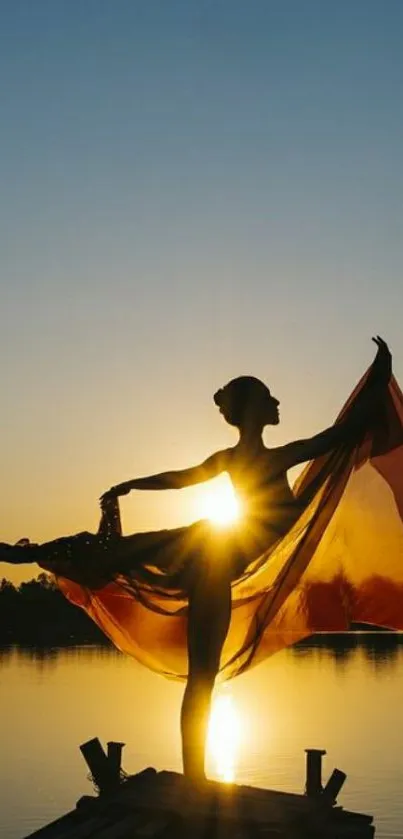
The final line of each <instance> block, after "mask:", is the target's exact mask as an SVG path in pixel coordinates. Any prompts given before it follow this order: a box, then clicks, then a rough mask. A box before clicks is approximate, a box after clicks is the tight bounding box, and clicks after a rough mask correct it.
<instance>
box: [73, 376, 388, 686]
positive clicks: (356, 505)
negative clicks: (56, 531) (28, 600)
mask: <svg viewBox="0 0 403 839" xmlns="http://www.w3.org/2000/svg"><path fill="white" fill-rule="evenodd" d="M365 379H366V377H364V378H363V380H362V381H361V382H360V384H359V385H358V386H357V388H356V390H355V391H354V393H353V394H352V396H351V397H350V399H349V400H348V402H347V404H346V406H345V408H344V409H343V411H342V412H341V415H340V417H341V416H344V415H345V414H346V412H347V411H349V410H351V408H352V407H353V406H354V404H355V401H356V400H357V399H359V397H360V393H361V391H362V388H363V387H364V385H365ZM381 407H382V411H381V416H380V420H379V423H378V425H377V428H376V429H375V430H371V431H370V430H368V433H367V434H366V435H365V438H364V439H363V440H362V441H361V443H360V445H358V446H356V447H355V448H354V447H353V446H350V447H349V448H347V447H343V448H340V449H339V450H336V451H334V452H332V453H331V454H330V455H326V456H325V457H322V458H319V459H318V460H315V461H314V462H312V463H310V464H308V465H307V466H306V468H305V469H304V471H303V473H302V475H301V476H300V478H299V479H298V481H297V482H296V484H295V486H294V492H295V495H296V497H298V498H301V499H304V500H305V504H306V506H305V510H304V512H303V513H302V514H301V516H300V518H299V519H298V521H297V522H296V524H295V525H294V526H293V527H292V528H291V530H290V531H289V533H288V534H287V535H286V536H285V537H283V538H281V539H279V540H278V542H277V543H276V544H275V546H274V547H273V548H272V549H271V550H270V551H269V552H268V553H267V554H265V556H263V557H261V558H260V559H259V560H258V561H256V562H254V563H253V564H252V566H251V567H249V568H248V570H247V573H245V574H244V575H243V576H242V577H241V578H240V579H239V580H236V581H235V582H234V583H233V597H232V602H233V608H232V618H231V625H230V630H229V633H228V637H227V640H226V642H225V646H224V649H223V654H222V659H221V675H222V677H223V678H229V677H232V676H235V675H237V674H238V673H240V672H242V671H243V670H245V669H247V668H248V667H250V666H251V665H253V664H256V663H257V662H259V661H261V660H263V659H264V658H266V657H267V656H269V655H271V654H272V653H274V652H275V651H277V650H279V649H282V648H283V647H284V646H286V645H289V644H291V643H293V642H295V641H296V640H299V639H301V638H303V637H304V636H307V635H310V634H311V633H313V632H320V631H325V630H326V631H337V630H338V631H340V630H343V629H347V628H348V627H349V625H350V622H351V621H360V622H368V623H372V624H376V625H382V626H387V627H390V628H392V629H402V630H403V395H402V393H401V391H400V389H399V387H398V385H397V383H396V381H395V380H394V379H392V380H391V382H390V384H389V388H388V391H387V392H386V393H385V397H384V402H383V405H382V406H381ZM217 561H219V557H218V558H217ZM58 582H59V586H60V588H61V590H62V591H63V592H64V594H65V595H66V596H67V597H68V598H69V599H70V600H71V601H72V602H73V603H76V604H77V605H79V606H81V607H83V608H84V609H85V610H86V611H87V612H88V614H89V615H90V616H91V618H92V619H93V620H94V621H96V623H97V624H98V625H99V626H100V627H101V628H102V629H103V631H104V632H105V633H106V635H108V636H109V637H110V638H111V639H112V641H113V642H114V643H115V644H116V646H117V647H118V648H119V649H121V650H122V651H124V652H126V653H128V654H130V655H133V656H135V657H136V658H137V659H138V660H139V661H141V662H142V663H143V664H145V665H147V666H148V667H150V668H152V669H154V670H156V671H158V672H159V673H163V674H165V675H167V676H171V677H176V678H186V675H187V653H186V621H187V601H186V596H185V595H184V594H183V592H181V591H177V592H175V591H174V590H172V591H170V592H164V591H162V590H160V589H158V587H155V586H153V585H152V584H151V583H150V584H147V582H139V583H138V584H137V585H136V589H135V590H132V591H131V590H130V589H129V588H128V587H127V586H126V585H125V584H124V582H125V581H124V580H123V579H120V578H119V577H118V578H117V579H115V581H114V582H111V583H109V584H107V585H105V586H104V587H103V588H101V589H99V590H96V591H94V590H91V589H90V588H86V587H85V586H83V585H81V584H79V583H77V582H72V581H70V580H67V579H66V578H63V577H59V578H58Z"/></svg>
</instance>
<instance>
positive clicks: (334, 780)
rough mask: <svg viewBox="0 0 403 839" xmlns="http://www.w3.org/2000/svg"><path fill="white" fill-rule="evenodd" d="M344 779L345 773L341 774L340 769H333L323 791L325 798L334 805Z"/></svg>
mask: <svg viewBox="0 0 403 839" xmlns="http://www.w3.org/2000/svg"><path fill="white" fill-rule="evenodd" d="M346 778H347V775H346V773H345V772H342V771H341V770H340V769H333V772H332V774H331V776H330V778H329V780H328V782H327V784H326V786H325V788H324V790H323V795H324V796H325V798H327V799H328V800H329V801H330V802H332V803H334V802H335V801H336V798H337V796H338V794H339V792H340V790H341V788H342V786H343V784H344V781H345V780H346Z"/></svg>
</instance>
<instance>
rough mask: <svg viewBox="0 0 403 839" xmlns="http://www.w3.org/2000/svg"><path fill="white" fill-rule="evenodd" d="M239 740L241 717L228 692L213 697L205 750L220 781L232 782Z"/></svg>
mask: <svg viewBox="0 0 403 839" xmlns="http://www.w3.org/2000/svg"><path fill="white" fill-rule="evenodd" d="M240 742H241V719H240V716H239V714H238V712H237V709H236V707H235V703H234V699H233V697H232V696H231V694H229V693H221V694H218V695H216V696H215V697H214V699H213V707H212V710H211V714H210V721H209V730H208V739H207V750H208V754H209V756H210V757H211V758H212V759H213V761H214V770H215V774H216V775H217V777H218V778H219V779H220V780H221V781H225V782H226V783H232V782H233V781H234V778H235V764H236V757H237V754H238V751H239V746H240Z"/></svg>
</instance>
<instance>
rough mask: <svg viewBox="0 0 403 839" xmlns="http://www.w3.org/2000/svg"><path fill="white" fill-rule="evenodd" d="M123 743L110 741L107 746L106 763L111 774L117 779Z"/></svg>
mask: <svg viewBox="0 0 403 839" xmlns="http://www.w3.org/2000/svg"><path fill="white" fill-rule="evenodd" d="M124 745H125V744H124V743H114V742H113V740H110V741H109V742H108V743H107V746H108V762H109V766H110V768H111V770H112V772H113V773H114V774H115V775H117V776H118V777H119V775H120V770H121V763H122V750H123V746H124Z"/></svg>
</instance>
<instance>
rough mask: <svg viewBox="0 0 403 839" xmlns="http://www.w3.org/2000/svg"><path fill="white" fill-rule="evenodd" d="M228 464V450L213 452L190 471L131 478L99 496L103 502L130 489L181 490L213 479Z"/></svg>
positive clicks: (182, 470)
mask: <svg viewBox="0 0 403 839" xmlns="http://www.w3.org/2000/svg"><path fill="white" fill-rule="evenodd" d="M227 463H228V449H225V450H223V451H219V452H215V453H214V454H212V455H211V456H210V457H208V458H207V460H204V461H203V463H200V464H198V465H197V466H191V467H190V469H180V470H178V471H174V472H161V473H160V474H158V475H149V476H148V477H146V478H133V480H131V481H124V482H123V483H122V484H117V485H116V486H113V487H111V489H109V490H108V491H107V492H105V493H104V494H103V495H102V496H101V501H102V502H105V501H108V500H109V499H111V498H116V497H117V496H119V495H127V494H128V493H129V492H130V490H132V489H182V488H183V487H187V486H192V484H200V483H202V482H203V481H209V480H210V479H211V478H215V477H216V476H217V475H219V474H220V473H221V472H225V470H226V469H227Z"/></svg>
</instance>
